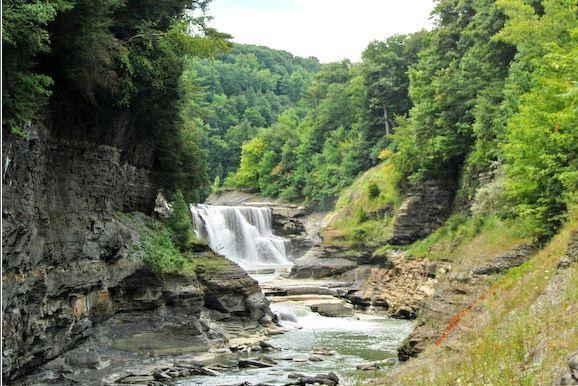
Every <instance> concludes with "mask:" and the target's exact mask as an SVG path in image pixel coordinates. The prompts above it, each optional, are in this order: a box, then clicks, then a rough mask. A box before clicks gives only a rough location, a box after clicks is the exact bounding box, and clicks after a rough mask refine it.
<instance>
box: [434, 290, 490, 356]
mask: <svg viewBox="0 0 578 386" xmlns="http://www.w3.org/2000/svg"><path fill="white" fill-rule="evenodd" d="M492 293H494V294H495V292H494V291H493V290H492ZM487 298H488V294H487V293H484V294H483V295H482V296H480V297H479V298H478V299H477V300H476V301H475V302H473V303H471V304H470V305H468V306H467V307H466V308H464V309H463V310H461V311H460V312H458V313H457V314H455V315H454V316H453V317H452V319H451V320H450V322H449V323H448V326H447V327H446V329H445V330H444V333H443V334H442V335H441V336H440V337H439V338H438V340H436V347H439V346H441V345H442V343H443V342H444V341H445V340H446V339H447V337H448V336H449V335H450V333H451V332H452V331H453V329H454V328H455V327H456V326H457V324H458V323H459V322H460V320H462V318H463V317H464V316H466V315H467V314H468V313H469V312H470V311H471V310H472V309H474V308H475V307H476V306H477V305H478V304H480V303H481V302H483V301H484V300H486V299H487Z"/></svg>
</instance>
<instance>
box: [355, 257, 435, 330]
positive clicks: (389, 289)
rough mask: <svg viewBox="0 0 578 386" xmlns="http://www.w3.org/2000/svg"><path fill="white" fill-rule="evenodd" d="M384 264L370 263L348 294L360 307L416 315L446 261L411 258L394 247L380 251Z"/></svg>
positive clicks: (405, 317) (397, 315)
mask: <svg viewBox="0 0 578 386" xmlns="http://www.w3.org/2000/svg"><path fill="white" fill-rule="evenodd" d="M380 258H381V259H382V260H383V264H376V265H373V266H371V268H370V271H369V275H368V277H367V278H366V279H365V280H364V281H363V283H362V284H361V286H360V288H359V289H358V290H356V291H352V292H350V293H349V294H347V297H348V298H349V299H350V300H351V302H352V303H353V304H355V305H356V306H358V307H360V308H378V309H380V310H381V311H382V312H384V311H385V312H386V313H387V314H388V315H391V316H394V317H398V318H403V319H413V318H415V317H416V316H417V314H418V312H419V311H420V310H421V308H422V307H423V305H424V303H425V301H426V300H427V299H428V297H429V296H431V295H433V293H434V287H435V285H436V284H437V279H436V275H437V274H438V271H440V272H444V271H445V270H446V265H445V264H442V263H430V262H427V261H424V260H412V259H407V258H406V257H405V253H404V252H399V251H391V252H389V253H387V254H384V255H381V256H380Z"/></svg>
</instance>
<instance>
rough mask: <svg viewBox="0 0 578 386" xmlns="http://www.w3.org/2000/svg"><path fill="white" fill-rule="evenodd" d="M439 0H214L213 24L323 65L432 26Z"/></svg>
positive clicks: (244, 38) (246, 40)
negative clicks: (381, 42) (310, 58)
mask: <svg viewBox="0 0 578 386" xmlns="http://www.w3.org/2000/svg"><path fill="white" fill-rule="evenodd" d="M432 8H433V0H353V1H352V0H213V1H212V3H211V5H210V9H209V14H210V15H211V16H212V17H213V18H214V19H213V21H212V22H211V24H210V25H211V26H212V27H215V28H217V29H218V30H219V31H221V32H227V33H229V34H231V35H233V41H234V42H237V43H247V44H256V45H263V46H267V47H270V48H275V49H280V50H285V51H289V52H291V53H292V54H294V55H297V56H303V57H309V56H315V57H317V58H318V59H319V60H320V61H321V62H324V63H327V62H333V61H339V60H342V59H345V58H348V59H350V60H351V61H354V62H355V61H359V60H360V58H361V53H362V52H363V50H364V49H365V47H366V46H367V44H368V43H369V42H371V41H372V40H384V39H385V38H387V37H388V36H391V35H394V34H398V33H409V32H415V31H418V30H420V29H422V28H427V29H429V28H431V25H432V22H431V20H430V18H429V15H430V12H431V10H432Z"/></svg>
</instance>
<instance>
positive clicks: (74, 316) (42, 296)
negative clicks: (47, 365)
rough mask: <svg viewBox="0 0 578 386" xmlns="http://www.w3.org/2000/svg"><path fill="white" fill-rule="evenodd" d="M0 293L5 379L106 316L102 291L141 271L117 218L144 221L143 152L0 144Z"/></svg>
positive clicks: (43, 137)
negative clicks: (127, 154)
mask: <svg viewBox="0 0 578 386" xmlns="http://www.w3.org/2000/svg"><path fill="white" fill-rule="evenodd" d="M2 146H3V149H2V150H3V157H4V170H3V171H2V172H3V180H2V183H3V192H4V206H3V213H2V217H3V224H4V227H3V237H2V243H3V255H2V261H3V265H4V272H3V291H4V298H3V303H2V308H3V311H4V327H3V332H4V342H3V344H4V355H3V358H2V362H3V365H4V368H3V371H4V375H5V376H16V375H19V374H22V373H23V372H25V371H27V370H28V369H30V368H33V367H35V366H37V365H39V364H41V363H43V362H44V361H46V360H47V359H49V358H52V357H54V356H56V355H58V354H60V353H61V352H63V351H64V350H66V349H68V348H70V347H72V346H73V345H74V344H75V343H76V342H77V341H78V340H79V339H82V338H83V337H85V336H87V335H89V334H90V328H91V326H92V325H93V324H94V323H96V322H98V321H99V320H100V319H101V318H104V317H106V315H107V314H108V313H109V312H110V299H109V295H108V292H107V291H108V288H111V287H114V286H116V285H117V284H118V283H119V282H120V281H121V280H122V279H124V278H125V277H126V276H128V275H130V274H132V273H133V272H135V270H136V269H138V268H139V267H140V266H142V263H141V262H140V260H139V259H138V258H134V257H131V256H129V253H128V250H129V247H130V245H131V243H132V240H133V239H134V237H135V235H134V233H133V232H132V231H131V230H130V229H129V228H127V227H126V226H124V225H123V224H122V223H121V222H119V221H118V220H117V219H115V217H114V213H115V212H116V211H123V210H124V211H129V210H141V211H147V212H148V211H149V210H150V205H151V204H152V203H153V199H154V193H155V189H154V186H153V183H152V178H151V172H150V170H149V169H148V168H147V165H150V163H151V159H150V154H149V153H150V152H148V151H147V149H146V148H140V149H139V150H138V151H136V152H135V154H134V157H133V159H132V160H130V162H129V160H124V159H123V151H122V150H121V149H119V148H117V147H113V146H106V145H98V144H94V143H83V142H78V141H72V140H64V139H55V138H52V137H51V136H50V135H48V134H47V133H45V132H36V133H31V137H30V139H28V140H22V139H20V138H14V137H13V136H5V138H4V142H3V144H2Z"/></svg>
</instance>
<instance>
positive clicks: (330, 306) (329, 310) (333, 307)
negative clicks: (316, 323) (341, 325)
mask: <svg viewBox="0 0 578 386" xmlns="http://www.w3.org/2000/svg"><path fill="white" fill-rule="evenodd" d="M311 310H312V311H313V312H317V313H318V314H320V315H322V316H328V317H346V316H352V315H353V307H352V306H350V305H348V304H345V303H344V302H331V303H330V302H327V303H317V304H313V305H311Z"/></svg>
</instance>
